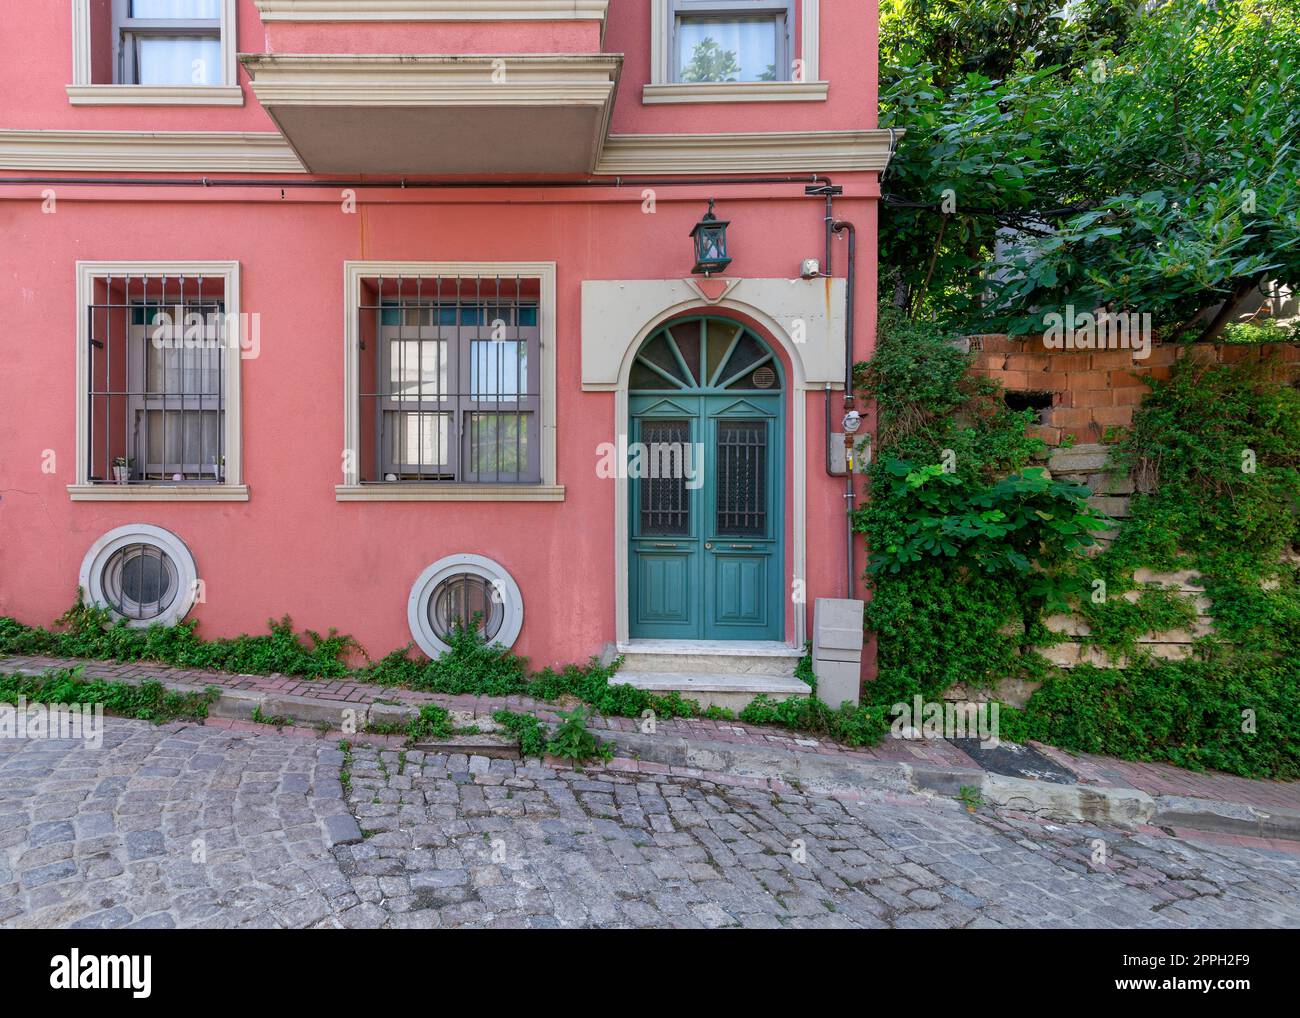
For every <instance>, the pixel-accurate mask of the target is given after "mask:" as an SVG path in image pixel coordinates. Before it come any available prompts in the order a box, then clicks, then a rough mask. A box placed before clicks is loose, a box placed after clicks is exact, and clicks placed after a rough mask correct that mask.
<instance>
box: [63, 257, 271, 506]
mask: <svg viewBox="0 0 1300 1018" xmlns="http://www.w3.org/2000/svg"><path fill="white" fill-rule="evenodd" d="M104 276H113V277H123V276H134V277H140V276H169V277H176V276H185V277H187V278H188V277H191V276H203V277H204V278H205V279H220V280H222V282H223V284H224V289H225V298H224V302H225V313H226V315H228V316H233V317H232V318H228V320H229V321H234V322H239V321H241V319H240V317H239V316H240V303H239V262H232V261H221V262H199V261H177V262H154V261H129V262H81V261H79V262H77V308H76V315H77V328H76V344H77V355H76V356H77V359H76V365H77V386H76V394H75V395H76V427H77V445H76V455H77V462H76V469H77V473H76V481H75V483H73V484H70V485H68V495H69V497H70V498H71V500H72V501H74V502H246V501H247V500H248V486H247V485H246V484H244V472H243V441H242V431H243V423H242V419H241V407H242V401H241V398H240V377H241V374H242V365H243V361H244V358H243V357H242V356H241V351H240V350H239V349H238V348H232V349H228V350H227V351H226V357H225V374H224V377H223V380H222V385H223V391H224V397H225V403H224V406H223V408H222V409H223V415H224V417H223V428H224V432H225V433H224V436H223V448H224V454H225V469H224V473H223V476H222V479H221V480H220V481H218V482H213V483H210V484H110V483H105V482H102V481H101V482H99V483H92V482H91V480H90V440H89V435H88V432H89V425H90V410H89V408H88V406H87V393H88V392H89V391H90V321H89V316H88V315H87V313H86V309H87V308H89V307H90V306H91V305H92V304H94V302H95V280H96V279H98V278H101V277H104Z"/></svg>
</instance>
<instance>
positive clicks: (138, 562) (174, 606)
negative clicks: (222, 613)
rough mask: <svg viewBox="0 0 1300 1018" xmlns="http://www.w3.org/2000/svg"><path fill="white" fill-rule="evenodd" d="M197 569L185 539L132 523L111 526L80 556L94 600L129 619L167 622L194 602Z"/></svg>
mask: <svg viewBox="0 0 1300 1018" xmlns="http://www.w3.org/2000/svg"><path fill="white" fill-rule="evenodd" d="M197 579H198V571H197V569H196V568H195V566H194V556H193V555H191V554H190V550H189V549H188V548H187V547H185V542H184V541H182V540H181V539H180V538H179V537H177V536H176V535H175V534H173V533H172V532H171V531H169V530H163V529H162V528H161V527H154V526H150V525H149V524H147V523H132V524H128V525H127V526H125V527H118V528H117V529H116V530H110V531H109V532H108V533H107V534H105V535H104V536H103V537H101V538H100V539H99V540H98V541H96V542H95V543H94V544H93V545H91V548H90V550H89V551H88V552H86V557H85V558H84V559H82V562H81V576H80V580H79V582H80V584H81V589H82V591H83V592H84V593H85V595H86V597H87V598H88V599H89V600H90V602H91V603H92V604H97V605H99V606H100V607H103V608H107V609H108V610H109V612H111V613H112V615H113V617H114V618H118V619H125V620H126V621H127V624H128V625H132V626H149V625H153V624H154V623H161V624H163V625H170V624H171V623H173V622H178V621H179V620H181V619H183V618H184V617H185V616H186V615H187V614H189V610H190V609H191V608H192V607H194V598H195V592H196V589H197V583H196V581H197Z"/></svg>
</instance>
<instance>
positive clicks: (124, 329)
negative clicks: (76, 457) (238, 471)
mask: <svg viewBox="0 0 1300 1018" xmlns="http://www.w3.org/2000/svg"><path fill="white" fill-rule="evenodd" d="M92 300H93V303H92V304H90V305H89V306H88V307H87V308H86V309H85V313H86V315H87V317H88V322H89V329H88V335H89V337H90V338H89V343H90V349H89V351H88V353H89V357H88V366H89V368H88V377H89V387H88V389H87V392H86V400H87V411H88V412H87V417H86V420H87V425H86V427H87V435H86V439H87V449H88V450H89V456H88V463H87V476H88V479H89V480H90V482H91V483H92V484H105V483H115V484H168V483H174V482H182V483H186V484H219V483H221V482H223V481H224V479H225V460H226V447H225V409H226V394H225V373H226V357H227V356H229V355H230V354H228V351H227V349H226V316H225V282H224V280H221V279H216V280H213V279H204V278H203V277H202V276H168V277H159V276H152V277H143V276H102V277H99V278H96V279H95V280H94V288H93V296H92ZM234 356H238V353H235V354H234Z"/></svg>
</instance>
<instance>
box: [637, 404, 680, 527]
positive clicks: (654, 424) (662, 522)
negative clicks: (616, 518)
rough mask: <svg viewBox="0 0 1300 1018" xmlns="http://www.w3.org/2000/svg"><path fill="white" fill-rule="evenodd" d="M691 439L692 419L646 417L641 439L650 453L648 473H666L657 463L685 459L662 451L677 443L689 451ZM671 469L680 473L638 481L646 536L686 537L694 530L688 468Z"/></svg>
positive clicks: (677, 445)
mask: <svg viewBox="0 0 1300 1018" xmlns="http://www.w3.org/2000/svg"><path fill="white" fill-rule="evenodd" d="M690 441H691V425H690V422H689V421H651V420H643V421H642V422H641V442H642V443H643V445H644V446H645V448H646V451H647V452H648V453H649V455H648V456H647V457H646V458H645V460H644V461H643V462H644V465H645V467H646V468H647V469H646V473H648V474H652V475H653V474H660V473H663V471H660V470H656V469H653V467H654V466H658V465H659V464H661V463H664V462H674V463H681V462H682V459H681V456H669V455H661V453H663V452H665V450H664V449H663V446H665V445H672V446H675V447H676V448H677V450H679V452H681V453H682V454H683V455H685V454H686V453H687V451H688V450H689V449H690ZM669 473H670V474H675V475H676V476H643V477H641V478H640V480H639V482H638V483H639V486H640V491H641V497H640V503H639V506H638V509H639V512H640V514H641V535H642V536H643V537H673V536H677V537H685V536H687V535H689V534H690V532H691V502H690V495H691V493H690V491H689V489H688V488H687V487H686V480H687V479H686V472H685V471H684V470H675V471H669Z"/></svg>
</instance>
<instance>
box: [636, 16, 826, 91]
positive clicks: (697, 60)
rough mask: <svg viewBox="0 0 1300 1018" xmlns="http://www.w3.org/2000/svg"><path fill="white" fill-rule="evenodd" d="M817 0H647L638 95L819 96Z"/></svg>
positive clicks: (821, 85)
mask: <svg viewBox="0 0 1300 1018" xmlns="http://www.w3.org/2000/svg"><path fill="white" fill-rule="evenodd" d="M820 12H821V0H650V80H649V81H647V82H646V83H645V85H644V86H643V87H642V91H641V101H642V102H644V103H647V104H658V103H720V102H725V103H734V102H740V103H748V102H819V101H822V100H824V99H826V97H827V94H828V91H829V84H828V83H827V82H826V81H823V80H822V78H821V75H820V70H819V67H820V48H821V46H820V42H819V40H820V38H821V28H820V22H821V14H820Z"/></svg>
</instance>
